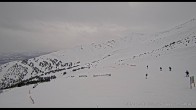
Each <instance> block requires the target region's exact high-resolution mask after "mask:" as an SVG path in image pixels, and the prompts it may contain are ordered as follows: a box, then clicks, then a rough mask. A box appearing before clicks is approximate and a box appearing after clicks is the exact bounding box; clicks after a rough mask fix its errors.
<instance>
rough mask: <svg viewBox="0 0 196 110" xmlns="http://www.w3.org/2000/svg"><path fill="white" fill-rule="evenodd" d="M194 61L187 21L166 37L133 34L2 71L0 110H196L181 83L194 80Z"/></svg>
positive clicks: (193, 30)
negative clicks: (51, 109) (24, 109)
mask: <svg viewBox="0 0 196 110" xmlns="http://www.w3.org/2000/svg"><path fill="white" fill-rule="evenodd" d="M195 60H196V20H195V19H191V20H190V21H188V22H186V23H183V24H181V25H178V26H176V27H174V28H171V29H169V30H166V31H164V32H159V33H155V34H151V35H146V34H141V33H131V34H130V35H127V36H125V37H122V38H119V39H112V40H110V41H106V42H101V43H92V44H86V45H81V46H78V47H75V48H72V49H68V50H62V51H57V52H53V53H50V54H47V55H42V56H40V57H35V58H32V59H28V60H22V61H14V62H9V63H6V64H4V65H1V66H0V89H1V90H0V91H1V94H0V106H2V107H196V97H195V91H196V89H195V88H192V89H190V84H189V78H187V77H185V71H186V70H188V71H189V72H190V76H194V75H196V70H195V65H196V62H195ZM147 65H148V66H149V67H148V68H147V67H146V66H147ZM169 66H170V67H171V68H172V71H169ZM160 67H162V68H163V70H162V71H160V70H159V68H160ZM146 74H148V77H147V79H146V77H145V75H146ZM19 99H20V101H19Z"/></svg>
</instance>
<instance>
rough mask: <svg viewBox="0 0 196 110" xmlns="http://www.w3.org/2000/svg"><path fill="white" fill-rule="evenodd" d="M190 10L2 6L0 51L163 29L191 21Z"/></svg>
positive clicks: (194, 7) (182, 6) (179, 6)
mask: <svg viewBox="0 0 196 110" xmlns="http://www.w3.org/2000/svg"><path fill="white" fill-rule="evenodd" d="M195 11H196V3H195V2H193V3H180V2H178V3H165V2H161V3H154V2H149V3H146V2H145V3H135V2H131V3H126V2H121V3H116V2H113V3H107V2H103V3H102V2H95V3H94V2H82V3H80V2H76V3H74V2H63V3H59V2H57V3H53V2H52V3H50V2H48V3H42V2H41V3H36V2H32V3H27V2H24V3H23V2H19V3H3V2H2V3H0V53H1V52H4V51H11V50H15V51H18V50H26V51H31V50H38V49H40V50H43V51H44V50H47V49H53V50H55V49H57V50H59V49H63V48H70V47H74V46H75V45H80V44H83V43H91V42H93V41H98V40H100V39H110V38H116V37H118V36H120V35H121V36H123V33H126V32H128V33H129V32H130V33H131V32H140V33H153V32H158V31H164V30H165V29H168V28H171V27H173V26H175V25H178V24H181V23H183V22H186V21H188V20H189V19H192V18H195V17H196V13H195ZM106 36H107V37H106Z"/></svg>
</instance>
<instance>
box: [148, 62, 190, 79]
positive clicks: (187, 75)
mask: <svg viewBox="0 0 196 110" xmlns="http://www.w3.org/2000/svg"><path fill="white" fill-rule="evenodd" d="M146 67H147V70H148V65H147V66H146ZM171 70H172V68H171V67H169V71H171ZM160 71H162V67H160ZM185 73H186V77H189V71H188V70H186V72H185ZM147 77H148V73H146V79H147Z"/></svg>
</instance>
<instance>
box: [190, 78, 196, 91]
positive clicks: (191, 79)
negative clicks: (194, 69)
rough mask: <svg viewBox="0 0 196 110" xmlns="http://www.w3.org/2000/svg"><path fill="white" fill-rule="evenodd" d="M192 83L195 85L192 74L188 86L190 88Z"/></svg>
mask: <svg viewBox="0 0 196 110" xmlns="http://www.w3.org/2000/svg"><path fill="white" fill-rule="evenodd" d="M192 84H194V87H195V81H194V76H191V77H190V88H191V89H192Z"/></svg>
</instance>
